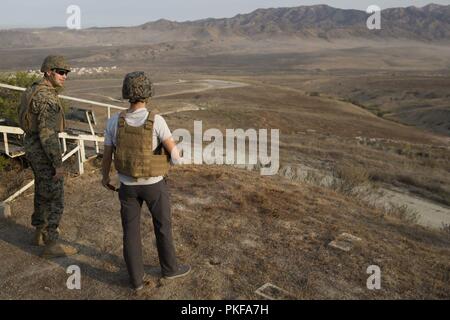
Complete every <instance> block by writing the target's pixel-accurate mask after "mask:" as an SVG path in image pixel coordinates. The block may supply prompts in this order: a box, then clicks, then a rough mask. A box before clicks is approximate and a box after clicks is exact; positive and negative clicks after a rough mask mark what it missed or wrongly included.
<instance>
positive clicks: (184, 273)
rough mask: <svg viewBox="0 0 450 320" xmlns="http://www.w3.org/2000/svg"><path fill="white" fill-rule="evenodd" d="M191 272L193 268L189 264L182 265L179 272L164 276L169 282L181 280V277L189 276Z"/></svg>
mask: <svg viewBox="0 0 450 320" xmlns="http://www.w3.org/2000/svg"><path fill="white" fill-rule="evenodd" d="M189 272H191V266H189V265H187V264H182V265H179V266H178V271H177V272H175V273H173V274H170V275H163V278H164V279H168V280H172V279H176V278H181V277H184V276H187V275H188V274H189Z"/></svg>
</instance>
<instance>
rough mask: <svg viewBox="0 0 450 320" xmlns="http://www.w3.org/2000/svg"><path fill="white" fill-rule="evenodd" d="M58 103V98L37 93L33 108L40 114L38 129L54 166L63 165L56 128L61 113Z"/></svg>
mask: <svg viewBox="0 0 450 320" xmlns="http://www.w3.org/2000/svg"><path fill="white" fill-rule="evenodd" d="M57 103H58V102H57V101H56V99H54V98H52V97H51V96H46V95H45V94H44V93H43V94H37V96H36V99H33V109H34V111H35V112H36V113H37V116H38V117H37V120H38V131H39V138H40V140H41V144H42V148H43V149H44V152H45V153H46V154H47V157H48V158H49V160H50V162H51V163H52V165H53V167H54V168H58V167H60V166H62V156H61V147H60V144H59V138H58V132H57V131H56V129H55V128H56V124H57V121H58V113H59V106H58V105H57Z"/></svg>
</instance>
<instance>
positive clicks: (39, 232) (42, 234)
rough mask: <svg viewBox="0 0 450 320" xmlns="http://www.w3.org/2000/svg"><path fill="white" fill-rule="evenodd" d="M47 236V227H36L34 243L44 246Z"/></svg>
mask: <svg viewBox="0 0 450 320" xmlns="http://www.w3.org/2000/svg"><path fill="white" fill-rule="evenodd" d="M46 238H47V232H46V230H45V227H36V230H35V231H34V236H33V245H34V246H38V247H42V246H44V245H45V240H46Z"/></svg>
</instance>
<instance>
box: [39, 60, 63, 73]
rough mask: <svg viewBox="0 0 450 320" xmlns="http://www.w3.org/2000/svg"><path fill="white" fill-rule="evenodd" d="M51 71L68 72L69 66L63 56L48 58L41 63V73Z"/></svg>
mask: <svg viewBox="0 0 450 320" xmlns="http://www.w3.org/2000/svg"><path fill="white" fill-rule="evenodd" d="M53 69H62V70H67V71H69V72H70V66H69V64H68V63H67V61H66V58H64V57H63V56H48V57H47V58H45V60H44V62H43V63H42V67H41V72H47V71H50V70H53Z"/></svg>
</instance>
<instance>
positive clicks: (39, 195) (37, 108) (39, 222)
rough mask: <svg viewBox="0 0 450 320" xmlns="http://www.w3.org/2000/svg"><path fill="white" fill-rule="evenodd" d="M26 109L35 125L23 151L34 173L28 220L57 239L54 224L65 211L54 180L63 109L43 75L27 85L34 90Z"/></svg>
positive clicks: (58, 164)
mask: <svg viewBox="0 0 450 320" xmlns="http://www.w3.org/2000/svg"><path fill="white" fill-rule="evenodd" d="M33 90H36V91H35V93H34V95H33V96H32V99H31V101H30V104H29V112H30V114H31V117H32V118H34V121H35V122H36V123H35V129H34V130H36V129H37V131H34V132H33V130H32V132H30V133H29V134H26V135H25V138H24V146H25V154H26V157H27V159H28V161H29V162H30V164H31V167H32V169H33V173H34V177H35V193H34V213H33V215H32V218H31V224H32V225H33V226H35V227H36V228H45V227H46V228H47V237H48V240H49V241H55V240H57V239H58V232H57V228H58V225H59V222H60V220H61V216H62V214H63V211H64V180H63V178H61V179H58V180H56V181H55V180H53V176H54V174H55V169H56V168H57V167H61V166H62V157H61V147H60V142H59V138H58V133H59V132H60V131H62V130H63V126H64V113H63V108H62V105H61V103H60V101H59V98H58V94H57V91H56V89H55V88H54V87H53V86H52V85H51V84H50V83H48V82H47V81H46V80H45V79H43V80H41V81H40V82H38V83H35V84H33V86H32V87H31V88H30V89H28V92H26V93H25V95H26V94H27V93H30V91H31V92H34V91H33Z"/></svg>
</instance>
